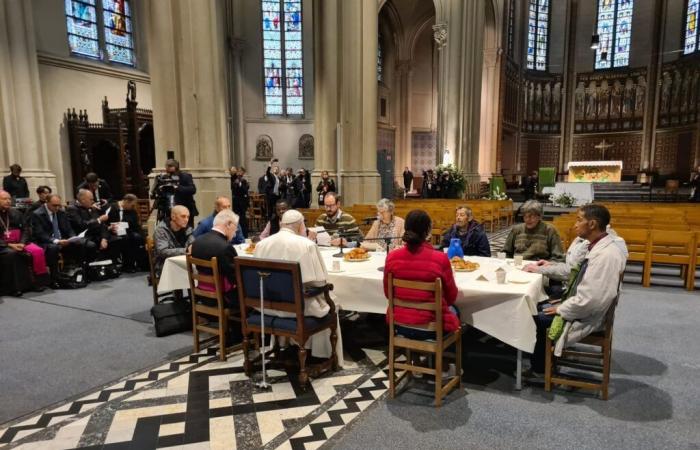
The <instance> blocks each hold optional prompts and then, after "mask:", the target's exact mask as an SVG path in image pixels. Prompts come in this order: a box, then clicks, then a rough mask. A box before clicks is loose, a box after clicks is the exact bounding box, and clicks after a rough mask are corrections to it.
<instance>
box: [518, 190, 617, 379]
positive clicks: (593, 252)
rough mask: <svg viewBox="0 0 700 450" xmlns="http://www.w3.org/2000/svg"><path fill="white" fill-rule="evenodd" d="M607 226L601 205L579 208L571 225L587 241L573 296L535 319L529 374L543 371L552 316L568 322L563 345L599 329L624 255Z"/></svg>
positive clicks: (613, 292)
mask: <svg viewBox="0 0 700 450" xmlns="http://www.w3.org/2000/svg"><path fill="white" fill-rule="evenodd" d="M609 223H610V212H609V211H608V210H607V208H605V207H604V206H602V205H597V204H590V205H585V206H582V207H581V208H580V209H579V211H578V216H577V218H576V224H575V225H574V226H575V230H576V234H577V235H578V237H580V238H581V239H585V240H586V241H588V242H589V245H588V254H587V255H586V257H585V258H584V260H583V261H582V263H581V268H580V271H579V274H578V276H577V278H576V280H575V282H574V289H575V294H574V295H571V296H570V297H569V298H567V300H566V301H564V302H563V303H561V304H558V305H554V306H550V307H548V308H545V309H543V310H542V312H540V313H539V314H538V315H537V316H535V322H536V324H537V344H536V345H535V351H534V353H533V354H532V356H531V358H530V362H531V369H532V371H533V372H535V373H542V372H544V360H545V357H544V350H545V349H544V345H545V337H546V333H547V328H548V327H549V325H551V323H552V320H553V318H554V316H555V315H556V314H559V315H560V316H561V317H562V318H563V319H564V320H566V321H568V322H571V326H570V327H569V328H568V333H566V334H565V335H563V336H562V337H561V338H560V339H564V341H563V344H564V345H571V344H574V343H576V342H578V341H580V340H581V339H583V338H584V337H586V336H588V335H589V334H591V333H593V332H594V331H598V330H599V329H601V327H602V325H603V321H604V319H605V313H606V312H607V310H608V308H609V307H610V305H611V304H612V302H613V300H614V299H615V297H616V296H617V292H618V286H619V282H620V275H621V274H622V272H623V271H624V269H625V264H626V263H627V253H626V252H624V251H623V250H621V248H620V246H619V245H617V244H618V243H617V242H616V239H615V238H614V237H613V236H611V235H609V234H608V233H607V232H606V228H607V225H608V224H609ZM572 292H573V290H572Z"/></svg>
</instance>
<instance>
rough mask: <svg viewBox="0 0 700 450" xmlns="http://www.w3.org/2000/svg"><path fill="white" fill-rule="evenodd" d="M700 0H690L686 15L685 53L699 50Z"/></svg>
mask: <svg viewBox="0 0 700 450" xmlns="http://www.w3.org/2000/svg"><path fill="white" fill-rule="evenodd" d="M699 9H700V0H688V9H687V10H686V15H685V47H684V49H683V54H685V55H687V54H690V53H694V52H696V51H698V12H700V11H699Z"/></svg>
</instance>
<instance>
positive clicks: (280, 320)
mask: <svg viewBox="0 0 700 450" xmlns="http://www.w3.org/2000/svg"><path fill="white" fill-rule="evenodd" d="M236 281H237V286H238V298H239V302H240V307H241V317H242V327H243V354H244V358H245V363H244V369H245V373H246V375H248V376H250V375H251V372H252V369H253V364H252V361H251V360H250V357H249V352H248V350H249V348H248V346H249V344H248V337H249V336H250V334H251V333H253V334H256V335H259V334H262V332H263V324H264V328H265V334H270V335H273V336H277V337H286V338H292V339H294V340H295V341H296V342H297V343H298V344H299V383H300V384H301V385H302V386H306V384H307V383H308V381H309V375H311V376H318V375H319V374H320V373H322V372H324V371H326V370H329V369H332V370H337V369H338V355H337V354H336V343H337V341H338V335H337V331H338V330H337V327H338V319H337V313H336V309H335V304H334V303H333V301H332V300H331V298H330V291H331V290H333V285H332V284H327V285H325V286H323V287H321V288H314V289H313V291H306V292H305V291H304V286H303V284H302V282H301V269H300V266H299V263H296V262H287V261H279V260H271V259H261V258H236ZM261 291H262V292H261ZM321 293H322V294H323V295H324V296H325V299H326V302H328V304H329V305H330V307H331V309H330V311H329V313H328V314H327V315H326V316H325V317H323V318H316V317H309V316H304V302H305V297H306V296H315V295H318V294H321ZM261 294H262V296H263V305H264V307H265V312H266V313H265V314H264V315H263V314H261V313H260V312H259V310H258V308H260V295H261ZM271 310H273V311H278V312H286V313H292V314H293V315H294V316H293V317H278V316H275V315H269V314H267V312H269V311H271ZM288 315H289V314H288ZM263 320H264V322H263ZM328 329H330V343H331V348H332V353H331V357H330V358H328V360H326V361H324V362H321V363H319V364H316V365H313V366H309V367H308V370H307V364H306V352H307V350H306V348H305V347H304V344H305V343H306V341H308V340H309V338H310V337H311V336H312V335H314V334H316V333H318V332H320V331H323V330H328ZM274 353H275V356H276V357H277V356H278V355H277V352H276V351H275V352H274ZM309 372H310V373H309Z"/></svg>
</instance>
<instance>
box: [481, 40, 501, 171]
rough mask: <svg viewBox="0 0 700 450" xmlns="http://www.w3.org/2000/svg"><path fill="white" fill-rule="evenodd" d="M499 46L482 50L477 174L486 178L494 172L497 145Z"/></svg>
mask: <svg viewBox="0 0 700 450" xmlns="http://www.w3.org/2000/svg"><path fill="white" fill-rule="evenodd" d="M502 53H503V52H502V50H501V49H500V48H491V49H488V50H484V68H483V79H482V91H481V94H482V96H483V98H482V102H481V131H480V141H479V166H478V167H479V175H481V178H482V179H486V178H488V177H490V176H491V174H492V173H494V172H496V170H497V169H498V168H497V156H498V155H497V151H496V150H497V147H498V119H499V108H498V106H499V102H498V98H499V97H498V91H499V89H500V87H501V55H502Z"/></svg>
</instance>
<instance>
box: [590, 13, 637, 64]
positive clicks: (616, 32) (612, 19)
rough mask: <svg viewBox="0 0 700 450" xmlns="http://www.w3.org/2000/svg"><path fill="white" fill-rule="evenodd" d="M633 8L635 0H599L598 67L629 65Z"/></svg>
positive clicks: (596, 60) (596, 59)
mask: <svg viewBox="0 0 700 450" xmlns="http://www.w3.org/2000/svg"><path fill="white" fill-rule="evenodd" d="M633 10H634V0H598V28H597V34H598V38H599V39H600V44H599V45H598V48H597V49H596V52H595V68H596V69H610V68H611V67H626V66H628V65H629V63H630V41H631V39H632V11H633Z"/></svg>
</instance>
